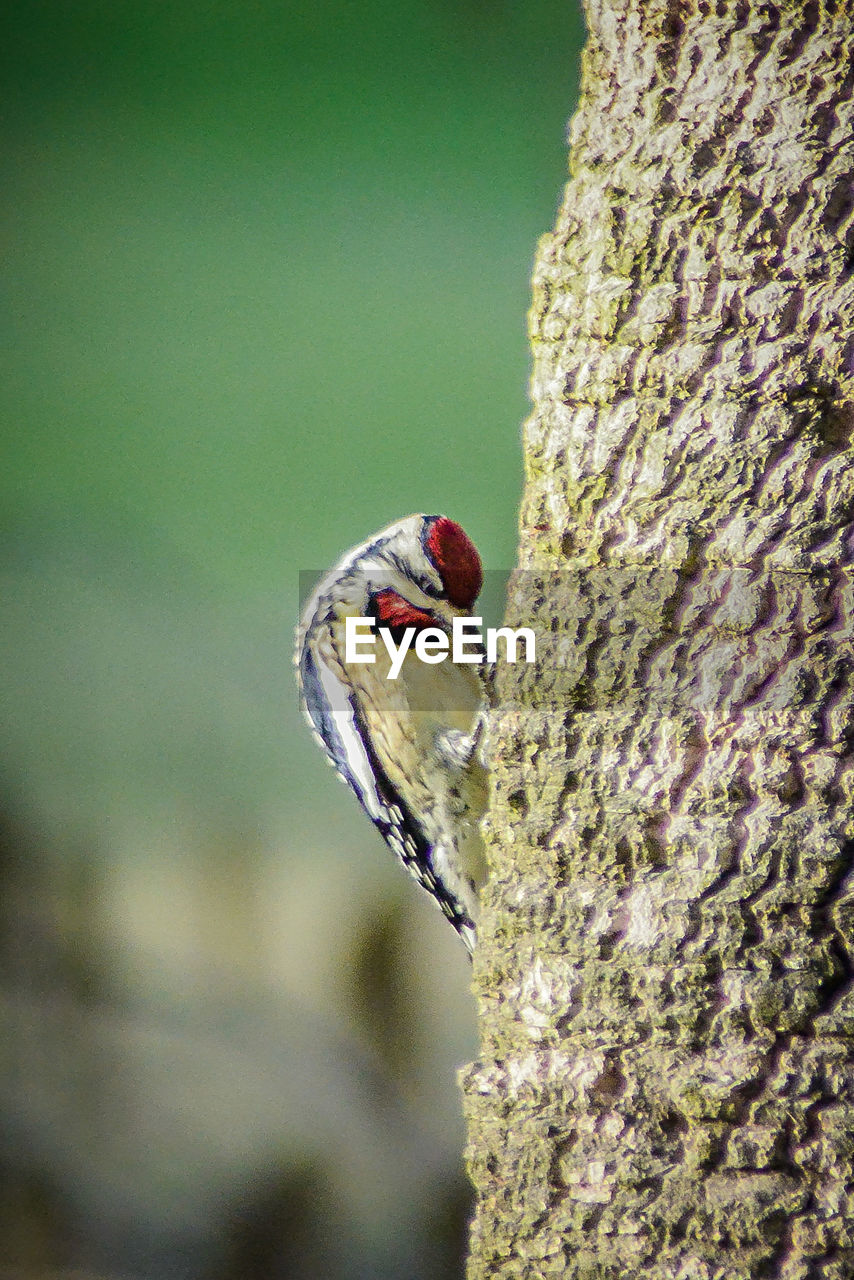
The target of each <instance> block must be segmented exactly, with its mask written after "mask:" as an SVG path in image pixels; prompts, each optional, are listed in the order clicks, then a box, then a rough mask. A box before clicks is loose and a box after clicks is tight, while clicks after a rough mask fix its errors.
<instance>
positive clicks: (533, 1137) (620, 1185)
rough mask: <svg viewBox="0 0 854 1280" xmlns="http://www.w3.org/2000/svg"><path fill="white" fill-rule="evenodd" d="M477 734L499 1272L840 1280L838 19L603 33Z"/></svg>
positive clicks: (848, 1212)
mask: <svg viewBox="0 0 854 1280" xmlns="http://www.w3.org/2000/svg"><path fill="white" fill-rule="evenodd" d="M587 16H588V25H589V31H590V34H589V42H588V45H587V49H586V51H585V55H584V64H583V86H582V96H581V105H580V108H579V110H578V113H577V115H576V116H575V118H574V122H573V125H572V131H571V140H572V151H571V173H572V180H571V182H570V183H569V185H568V187H567V189H566V196H565V199H564V202H563V207H562V209H561V211H560V213H559V215H558V220H557V226H556V228H555V231H554V233H553V234H551V235H549V236H546V237H545V238H544V240H543V241H542V243H541V245H540V248H539V253H538V258H537V263H536V267H535V274H534V304H533V310H532V319H531V325H532V337H533V346H534V356H535V367H534V373H533V381H532V386H533V399H534V412H533V414H532V416H531V418H530V420H529V421H528V424H527V428H526V435H525V448H526V460H527V484H526V491H525V499H524V506H523V514H522V531H521V532H522V538H521V554H520V563H519V569H518V571H517V573H516V574H515V576H514V580H513V583H512V584H511V592H510V602H509V617H508V621H509V622H510V623H511V624H512V625H515V626H520V625H532V626H533V627H534V630H535V632H536V634H537V636H538V641H539V646H540V647H539V654H538V662H537V665H536V667H535V668H527V667H525V666H524V665H523V664H519V665H517V666H509V665H506V666H504V667H502V669H501V671H500V673H499V682H498V697H497V705H496V708H495V710H494V712H493V715H492V729H491V738H490V741H491V748H492V752H493V764H494V795H493V801H492V809H491V815H490V818H489V832H490V841H491V855H492V861H493V864H494V874H493V879H492V882H491V887H490V890H489V893H488V898H487V910H486V919H485V921H484V924H483V929H482V942H481V947H480V949H479V952H478V956H477V957H476V961H475V985H476V990H477V993H478V996H479V1001H480V1013H481V1026H482V1046H483V1047H482V1057H481V1060H480V1061H479V1062H478V1063H476V1064H474V1065H473V1066H472V1067H470V1068H468V1069H466V1071H465V1072H464V1073H463V1086H464V1091H465V1095H466V1108H467V1113H468V1118H469V1122H470V1144H469V1153H468V1154H469V1163H470V1169H471V1173H472V1176H473V1179H474V1182H475V1185H476V1188H477V1192H478V1209H477V1214H476V1219H475V1223H474V1226H473V1234H472V1255H471V1261H470V1265H469V1277H470V1278H471V1280H482V1278H483V1277H510V1276H512V1277H528V1276H530V1277H538V1276H553V1275H560V1276H568V1277H608V1278H611V1277H635V1276H638V1275H643V1276H644V1277H645V1280H665V1277H666V1278H667V1280H673V1278H677V1280H688V1278H689V1277H690V1278H691V1280H723V1278H726V1280H735V1278H736V1277H738V1278H741V1277H744V1278H745V1280H746V1278H747V1277H749V1278H750V1280H756V1278H757V1277H763V1276H766V1277H767V1276H779V1277H785V1278H786V1280H795V1278H796V1277H797V1278H798V1280H802V1278H806V1277H813V1276H816V1277H819V1276H820V1277H838V1280H849V1278H850V1277H852V1276H854V994H852V974H854V969H852V951H853V950H854V872H852V867H854V645H852V610H854V588H852V575H851V572H850V570H851V562H852V557H854V524H852V520H854V468H852V465H851V459H852V453H851V436H852V429H854V230H852V204H854V104H852V77H854V18H852V13H851V10H850V8H849V9H846V7H845V5H843V4H842V3H839V4H834V3H832V2H831V0H823V2H822V3H814V2H813V0H809V2H807V0H790V3H770V2H768V0H765V2H760V0H738V2H737V3H736V0H684V2H679V0H588V4H587Z"/></svg>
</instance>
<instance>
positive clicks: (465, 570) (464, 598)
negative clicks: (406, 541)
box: [424, 516, 483, 609]
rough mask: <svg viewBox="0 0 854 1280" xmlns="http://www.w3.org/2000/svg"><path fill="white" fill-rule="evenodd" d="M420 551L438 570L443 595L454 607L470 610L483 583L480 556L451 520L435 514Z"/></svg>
mask: <svg viewBox="0 0 854 1280" xmlns="http://www.w3.org/2000/svg"><path fill="white" fill-rule="evenodd" d="M424 550H425V551H426V552H427V555H428V556H429V557H430V560H431V562H432V563H433V564H434V565H435V567H436V569H437V570H438V573H439V577H440V578H441V579H442V585H443V586H444V588H445V595H446V596H447V597H448V600H449V601H450V602H451V604H452V605H454V607H455V608H457V609H471V607H472V605H473V604H474V602H475V600H476V599H477V597H478V595H479V594H480V589H481V587H482V586H483V569H482V567H481V563H480V556H479V555H478V553H477V548H476V547H475V545H474V543H473V542H472V540H471V539H470V538H469V537H468V535H467V534H466V533H464V531H463V530H462V529H461V528H460V526H459V525H458V524H457V522H456V521H455V520H449V519H448V517H447V516H436V518H435V519H434V520H433V522H432V524H430V525H429V527H428V530H427V533H426V537H425V538H424Z"/></svg>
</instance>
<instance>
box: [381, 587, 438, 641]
mask: <svg viewBox="0 0 854 1280" xmlns="http://www.w3.org/2000/svg"><path fill="white" fill-rule="evenodd" d="M374 605H375V607H376V611H377V622H378V623H379V625H380V626H381V627H390V628H391V629H392V630H397V629H398V628H400V629H401V630H402V629H403V628H404V627H415V630H416V631H423V630H424V628H425V627H437V626H438V625H439V624H438V623H437V621H436V619H435V618H434V617H433V615H432V614H431V613H427V612H426V611H425V610H424V609H416V607H415V605H414V604H410V603H409V601H408V600H404V598H403V596H401V595H398V593H397V592H396V591H393V590H392V588H391V587H386V588H385V590H383V591H378V592H377V593H376V595H375V596H374Z"/></svg>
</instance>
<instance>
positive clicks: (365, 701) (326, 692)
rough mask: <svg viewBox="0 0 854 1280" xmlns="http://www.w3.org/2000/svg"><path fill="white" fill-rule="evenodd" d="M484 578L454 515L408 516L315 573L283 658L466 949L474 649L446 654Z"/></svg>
mask: <svg viewBox="0 0 854 1280" xmlns="http://www.w3.org/2000/svg"><path fill="white" fill-rule="evenodd" d="M482 581H483V573H482V569H481V563H480V557H479V555H478V553H477V551H476V549H475V547H474V545H473V543H472V542H471V541H470V539H469V538H468V537H467V536H466V534H465V533H464V532H463V530H462V529H461V528H460V526H459V525H458V524H456V523H455V522H454V521H453V520H449V519H448V517H447V516H428V515H413V516H408V517H407V518H406V519H405V520H400V521H398V522H397V523H396V524H391V525H389V526H388V528H386V529H383V530H381V531H380V532H379V533H377V534H374V536H373V537H372V538H369V539H368V540H367V542H363V543H362V544H361V545H360V546H358V547H354V548H353V549H352V550H351V551H348V552H347V553H346V555H344V556H343V557H342V558H341V560H340V561H339V562H338V564H337V565H336V566H335V568H334V569H332V570H331V571H330V572H329V573H328V574H327V575H326V576H325V577H324V578H323V579H322V581H321V582H320V584H319V585H318V587H317V588H316V590H315V591H314V593H313V595H312V596H311V598H310V599H309V601H308V603H307V604H306V606H305V609H304V610H303V614H302V619H301V621H300V625H299V628H298V630H297V645H296V656H295V662H296V666H297V671H298V680H299V685H300V693H301V703H302V708H303V711H304V713H305V716H306V718H307V720H308V722H309V724H310V726H311V728H312V729H313V731H314V734H315V736H316V738H317V740H318V742H319V743H320V745H321V746H322V747H323V749H324V751H325V752H326V755H327V756H328V758H329V760H330V762H331V763H332V765H333V766H334V768H335V769H336V771H337V772H338V774H339V776H340V777H341V778H343V780H344V781H345V782H346V783H347V784H348V786H349V787H350V788H351V789H352V790H353V791H354V792H355V794H356V796H357V797H358V799H359V801H360V803H361V804H362V807H363V808H364V809H365V812H366V813H367V814H368V817H369V818H370V819H371V821H372V822H373V823H374V825H375V826H376V827H378V828H379V830H380V832H381V833H382V835H383V837H384V839H385V840H386V841H387V843H388V844H389V845H390V846H391V848H392V849H393V850H394V852H395V853H396V854H397V856H398V857H399V858H400V860H401V862H403V864H404V866H406V867H407V869H408V870H409V871H410V872H411V873H412V875H414V876H415V878H416V880H418V882H419V883H420V884H421V885H423V887H424V888H425V889H426V890H427V891H428V893H430V894H432V895H433V897H434V898H435V900H436V901H437V903H438V904H439V906H440V907H441V909H442V910H443V911H444V913H445V915H446V916H447V917H448V919H449V920H450V921H451V923H452V924H453V925H454V927H455V928H456V929H457V930H458V931H459V933H460V935H461V936H462V938H463V941H464V942H465V944H466V946H467V947H468V949H469V951H471V950H472V949H473V947H474V943H475V936H476V935H475V929H476V922H477V916H478V895H479V890H480V888H481V887H482V885H483V883H484V881H485V879H486V860H485V856H484V850H483V844H482V841H481V836H480V829H479V822H480V818H481V816H482V814H483V811H484V808H485V804H486V773H485V770H484V767H483V764H482V761H481V759H480V734H481V725H482V723H483V721H482V715H483V712H484V709H485V695H484V684H483V681H482V679H481V675H480V665H479V664H480V662H481V661H482V656H483V655H482V653H477V652H472V649H471V646H469V648H468V650H467V651H466V655H465V656H462V654H461V653H460V652H458V653H457V654H455V657H456V658H457V660H456V661H455V660H453V659H452V658H450V656H449V650H450V637H451V635H452V630H453V624H454V619H455V618H463V617H466V616H467V615H468V614H470V612H471V609H472V607H473V605H474V602H475V600H476V599H477V596H478V594H479V592H480V588H481V585H482ZM348 620H349V621H348ZM359 620H361V621H359ZM372 641H373V642H375V643H372ZM369 650H370V652H369Z"/></svg>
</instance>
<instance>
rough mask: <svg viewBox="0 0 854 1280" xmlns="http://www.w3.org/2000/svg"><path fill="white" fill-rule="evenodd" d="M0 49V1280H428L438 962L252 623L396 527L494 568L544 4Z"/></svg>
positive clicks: (546, 221)
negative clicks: (448, 544)
mask: <svg viewBox="0 0 854 1280" xmlns="http://www.w3.org/2000/svg"><path fill="white" fill-rule="evenodd" d="M6 27H7V32H6V38H5V40H4V41H3V48H4V53H3V55H2V56H3V61H4V64H5V65H4V68H3V69H4V103H5V109H4V120H3V125H2V131H3V148H2V170H3V172H2V190H3V196H2V202H3V215H4V216H3V222H4V230H5V235H4V239H5V243H6V251H5V254H4V258H5V268H4V285H3V291H2V296H3V307H4V310H5V318H4V326H3V329H4V335H5V348H6V361H5V366H6V367H5V376H4V378H3V380H2V384H3V385H2V390H0V396H2V431H3V441H4V450H3V457H4V464H3V467H2V469H0V491H2V503H0V513H2V514H1V515H0V532H2V549H0V565H2V578H3V583H2V600H3V604H2V627H1V628H0V690H2V701H3V708H4V709H3V716H2V731H0V732H2V737H0V767H2V777H3V782H4V791H3V807H2V843H1V844H0V888H2V901H1V902H0V965H2V973H0V1003H2V1010H0V1012H2V1019H3V1030H2V1039H0V1276H2V1277H6V1276H12V1275H14V1276H16V1277H23V1278H24V1280H36V1278H38V1280H43V1278H46V1277H60V1276H64V1275H68V1276H70V1275H71V1273H72V1272H73V1273H74V1275H75V1277H76V1278H77V1280H81V1277H97V1276H103V1277H111V1278H112V1277H122V1278H124V1280H142V1278H143V1277H145V1278H146V1280H147V1278H149V1277H150V1278H151V1280H161V1278H168V1277H175V1278H176V1280H237V1278H238V1277H240V1278H241V1280H253V1278H254V1277H257V1278H258V1280H261V1278H262V1277H263V1278H264V1280H280V1278H284V1277H288V1278H291V1277H293V1278H299V1280H302V1278H303V1277H305V1280H308V1278H309V1277H326V1276H328V1277H342V1278H346V1280H350V1278H351V1277H353V1278H361V1277H365V1278H366V1280H368V1278H370V1280H384V1278H386V1277H387V1278H388V1280H392V1278H393V1277H394V1278H398V1277H399V1278H400V1280H421V1278H422V1277H423V1280H428V1278H430V1280H432V1278H434V1277H444V1276H449V1277H450V1276H459V1275H461V1274H462V1269H461V1265H462V1264H461V1262H460V1257H461V1251H462V1249H463V1247H464V1227H465V1219H466V1216H467V1214H468V1212H469V1207H470V1205H469V1190H468V1187H467V1184H466V1182H465V1179H464V1176H463V1172H462V1161H461V1151H462V1145H463V1142H464V1132H463V1127H462V1121H461V1118H460V1099H459V1094H458V1091H457V1088H456V1084H455V1078H454V1071H455V1068H456V1067H457V1066H458V1065H459V1064H461V1063H462V1062H464V1061H466V1060H467V1059H469V1058H471V1057H472V1056H474V1055H475V1054H476V1052H477V1041H476V1031H475V1024H474V1007H473V1002H472V1000H471V996H470V994H469V992H468V982H469V976H470V971H469V965H468V962H467V960H466V958H465V952H464V950H463V948H462V946H461V944H460V943H459V942H458V941H457V940H456V938H455V936H454V934H453V932H452V931H451V930H450V929H449V928H448V927H447V925H446V924H445V923H444V921H443V920H442V919H441V917H440V916H439V913H438V912H436V911H435V910H434V909H433V908H432V906H431V904H430V903H429V901H428V900H427V899H426V898H424V897H423V896H422V895H419V894H418V893H417V891H416V890H415V888H414V886H411V884H410V882H409V880H408V878H407V877H406V876H405V875H404V874H403V873H402V872H401V871H399V869H398V868H397V867H396V866H395V865H394V860H393V859H392V858H391V856H390V855H389V854H388V853H387V851H386V850H385V848H384V846H383V845H382V842H381V841H380V840H379V837H378V836H376V835H375V833H374V832H373V831H372V830H371V828H370V826H369V824H368V823H367V822H366V820H365V819H363V817H362V816H361V815H360V813H359V812H358V810H357V807H356V805H355V802H354V801H353V800H352V799H351V797H349V796H348V795H347V794H346V792H345V790H344V788H343V787H341V785H340V784H339V783H338V782H337V781H336V780H335V778H334V776H333V774H332V773H331V771H330V770H329V769H328V767H327V766H326V765H325V764H324V762H323V760H322V757H321V755H320V752H319V751H317V750H316V748H315V747H314V746H313V745H312V743H311V741H310V738H309V736H308V733H307V731H306V730H305V729H304V727H303V726H302V725H301V724H300V723H299V720H298V715H297V710H296V696H295V690H294V686H293V679H292V673H291V665H290V651H291V643H292V629H293V625H294V622H295V620H296V616H297V612H298V579H299V575H300V573H301V572H302V573H305V572H307V571H315V572H316V573H318V574H319V573H320V572H321V571H322V570H324V569H325V568H327V567H328V566H329V565H330V564H331V563H333V562H334V560H335V559H336V558H337V557H338V555H339V554H340V553H341V552H342V551H343V550H344V549H345V548H346V547H348V546H350V545H351V544H352V543H354V542H357V541H361V540H362V539H363V538H364V537H366V536H367V535H368V534H369V533H372V532H373V531H374V530H376V529H377V528H379V527H381V526H382V525H383V524H385V523H387V522H389V521H390V520H393V519H395V518H397V517H399V516H402V515H405V514H408V513H409V512H412V511H442V512H447V513H448V514H449V515H451V516H453V517H454V518H456V519H458V520H459V521H460V522H461V523H462V524H463V525H464V527H465V528H466V530H467V531H468V532H469V533H470V534H471V536H472V537H473V538H474V540H475V542H476V543H477V544H478V546H479V547H480V549H481V552H482V555H483V558H484V562H485V564H486V565H487V567H489V568H492V569H495V570H501V569H506V568H509V567H510V565H511V564H512V561H513V554H514V544H515V533H516V510H517V505H518V500H519V495H520V489H521V454H520V446H519V427H520V423H521V420H522V418H523V417H524V416H525V414H526V412H527V398H526V380H527V372H528V354H527V346H526V340H525V327H524V316H525V312H526V309H527V306H528V299H529V283H528V281H529V273H530V265H531V260H532V255H533V251H534V246H535V242H536V238H537V236H538V235H539V234H541V233H542V232H543V231H545V230H547V229H548V228H549V227H550V226H551V223H552V221H553V217H554V210H555V207H556V203H557V199H558V196H559V192H560V188H561V185H562V182H563V180H564V175H565V166H566V161H565V146H564V129H565V121H566V118H567V117H568V115H569V113H570V110H571V108H572V103H573V97H574V93H575V83H576V69H577V62H578V52H579V48H580V44H581V39H582V25H581V18H580V13H579V12H578V10H577V8H576V6H575V4H573V3H569V4H567V3H564V2H562V0H529V2H528V3H515V4H513V3H510V2H509V0H495V2H492V3H490V2H489V0H466V2H464V3H462V4H460V3H458V2H457V3H451V0H398V3H395V4H391V3H386V2H385V0H365V3H363V4H351V3H349V4H348V3H344V2H343V0H339V2H336V0H321V2H320V3H318V4H316V5H315V6H313V7H311V8H308V7H306V8H305V9H303V8H298V7H296V6H294V7H291V6H290V5H273V4H270V3H266V2H265V0H257V2H253V0H239V2H238V0H211V2H210V3H187V2H183V3H182V2H181V0H172V2H171V3H169V4H167V3H165V2H163V0H135V3H133V4H131V3H126V2H125V0H110V2H109V3H107V2H106V0H91V2H89V3H87V2H86V0H66V2H65V3H59V0H43V2H41V3H40V2H39V0H31V3H29V4H27V5H20V6H16V7H15V8H14V11H13V13H12V15H11V16H10V15H8V14H7V19H6ZM490 607H491V610H492V615H493V616H492V617H490V618H489V619H488V620H489V621H492V622H494V621H497V615H498V613H499V612H500V600H494V601H493V602H492V604H491V606H490Z"/></svg>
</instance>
